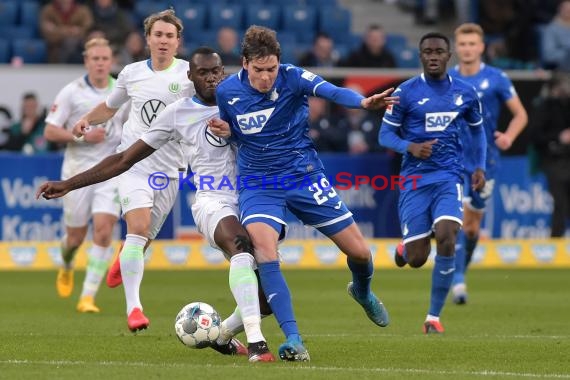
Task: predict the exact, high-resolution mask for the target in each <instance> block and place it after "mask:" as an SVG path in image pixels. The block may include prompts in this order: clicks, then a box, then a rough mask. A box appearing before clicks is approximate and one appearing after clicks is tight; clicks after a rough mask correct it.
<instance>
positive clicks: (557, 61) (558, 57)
mask: <svg viewBox="0 0 570 380" xmlns="http://www.w3.org/2000/svg"><path fill="white" fill-rule="evenodd" d="M542 43H543V44H544V57H543V59H544V62H545V63H546V65H547V66H549V68H557V69H559V70H564V71H570V0H565V1H562V2H561V3H560V5H559V7H558V13H557V14H556V16H555V17H554V20H552V22H551V23H550V24H548V26H547V27H546V28H545V29H544V35H543V38H542Z"/></svg>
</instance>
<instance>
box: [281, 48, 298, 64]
mask: <svg viewBox="0 0 570 380" xmlns="http://www.w3.org/2000/svg"><path fill="white" fill-rule="evenodd" d="M298 58H299V51H298V47H297V44H291V43H281V63H292V64H293V65H297V62H298Z"/></svg>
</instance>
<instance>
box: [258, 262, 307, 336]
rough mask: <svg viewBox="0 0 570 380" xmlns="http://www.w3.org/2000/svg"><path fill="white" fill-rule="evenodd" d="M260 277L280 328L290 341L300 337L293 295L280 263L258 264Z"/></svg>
mask: <svg viewBox="0 0 570 380" xmlns="http://www.w3.org/2000/svg"><path fill="white" fill-rule="evenodd" d="M257 267H258V269H259V277H260V280H261V287H262V288H263V291H264V292H265V296H266V297H267V302H268V303H269V305H270V306H271V310H273V314H275V319H277V323H279V327H281V330H282V331H283V333H284V334H285V337H286V338H287V339H289V337H290V336H292V335H293V336H292V338H296V337H298V336H299V328H298V327H297V321H296V320H295V315H294V314H293V304H292V302H291V293H290V292H289V288H288V287H287V282H285V278H284V277H283V273H281V268H280V266H279V261H270V262H267V263H262V264H258V266H257Z"/></svg>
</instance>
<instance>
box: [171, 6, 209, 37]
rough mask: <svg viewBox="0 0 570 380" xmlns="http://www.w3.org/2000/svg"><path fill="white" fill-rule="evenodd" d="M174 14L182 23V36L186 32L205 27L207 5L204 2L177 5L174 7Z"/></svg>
mask: <svg viewBox="0 0 570 380" xmlns="http://www.w3.org/2000/svg"><path fill="white" fill-rule="evenodd" d="M174 9H175V10H176V15H177V16H178V17H180V19H181V20H182V23H183V24H184V29H183V31H182V32H183V33H184V36H186V35H187V33H188V32H189V33H192V32H194V31H196V30H204V29H205V28H206V16H207V15H206V12H207V7H206V5H204V4H190V3H188V4H187V5H180V4H179V5H178V6H176V8H174Z"/></svg>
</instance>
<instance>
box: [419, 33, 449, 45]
mask: <svg viewBox="0 0 570 380" xmlns="http://www.w3.org/2000/svg"><path fill="white" fill-rule="evenodd" d="M429 38H439V39H441V40H444V41H445V44H446V45H447V49H450V46H451V45H450V44H449V38H447V36H446V35H445V34H442V33H438V32H430V33H426V34H424V35H423V36H422V38H420V43H419V45H418V47H419V48H420V49H421V48H422V43H423V42H424V41H425V40H427V39H429Z"/></svg>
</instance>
